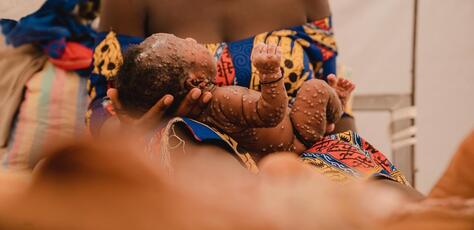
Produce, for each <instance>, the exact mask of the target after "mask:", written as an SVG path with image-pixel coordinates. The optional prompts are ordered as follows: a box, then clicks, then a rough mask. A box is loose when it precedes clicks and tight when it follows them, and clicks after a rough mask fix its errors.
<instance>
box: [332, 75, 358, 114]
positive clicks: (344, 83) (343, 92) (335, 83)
mask: <svg viewBox="0 0 474 230" xmlns="http://www.w3.org/2000/svg"><path fill="white" fill-rule="evenodd" d="M328 84H329V85H330V86H331V87H332V88H333V89H334V90H336V93H337V96H338V97H339V99H340V100H341V103H342V106H343V107H344V108H345V107H346V103H347V101H348V100H349V97H350V96H351V93H352V91H354V89H355V84H354V83H353V82H352V81H349V80H347V79H345V78H341V77H336V75H334V74H330V75H329V76H328Z"/></svg>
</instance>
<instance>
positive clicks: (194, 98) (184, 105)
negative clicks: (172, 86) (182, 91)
mask: <svg viewBox="0 0 474 230" xmlns="http://www.w3.org/2000/svg"><path fill="white" fill-rule="evenodd" d="M201 96H202V91H201V90H200V89H199V88H193V89H191V90H190V91H189V93H188V95H186V97H185V98H184V100H183V101H182V102H181V104H180V105H179V107H178V110H176V116H180V117H183V116H188V114H189V113H190V112H191V111H192V110H193V108H194V107H195V106H196V105H197V104H198V102H199V98H201Z"/></svg>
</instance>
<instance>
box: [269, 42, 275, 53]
mask: <svg viewBox="0 0 474 230" xmlns="http://www.w3.org/2000/svg"><path fill="white" fill-rule="evenodd" d="M275 52H276V46H275V45H273V44H271V45H268V49H267V54H275Z"/></svg>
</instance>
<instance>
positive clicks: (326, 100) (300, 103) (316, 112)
mask: <svg viewBox="0 0 474 230" xmlns="http://www.w3.org/2000/svg"><path fill="white" fill-rule="evenodd" d="M331 90H332V89H331V88H330V86H329V85H328V84H326V83H325V82H323V81H321V80H317V79H313V80H309V81H307V82H305V83H304V84H303V86H302V88H301V90H300V91H299V92H298V95H297V96H296V99H295V103H294V105H293V108H292V111H291V112H290V116H291V120H292V122H294V124H296V125H294V127H295V128H296V130H297V132H298V133H299V134H300V136H301V137H302V138H303V139H304V141H305V142H307V143H314V142H316V141H318V140H320V139H321V138H322V137H323V136H324V134H325V132H326V125H327V121H326V112H327V111H328V110H327V107H332V106H336V107H337V106H339V107H342V106H341V105H340V102H339V101H338V100H330V98H331V96H332V97H336V95H335V94H334V95H331V94H330V93H329V92H332V91H331ZM315 101H317V102H318V103H315ZM330 103H335V104H330ZM337 103H339V104H337Z"/></svg>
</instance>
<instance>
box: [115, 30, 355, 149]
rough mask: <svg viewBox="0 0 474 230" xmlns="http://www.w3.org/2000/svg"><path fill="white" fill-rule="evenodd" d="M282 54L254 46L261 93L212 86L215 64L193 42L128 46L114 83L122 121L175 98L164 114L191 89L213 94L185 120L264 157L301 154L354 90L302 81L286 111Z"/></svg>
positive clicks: (168, 38) (158, 38)
mask: <svg viewBox="0 0 474 230" xmlns="http://www.w3.org/2000/svg"><path fill="white" fill-rule="evenodd" d="M280 62H281V54H280V49H279V48H278V47H277V46H274V45H265V44H263V43H260V44H257V45H256V46H255V47H254V49H253V52H252V64H253V65H254V66H255V68H256V69H257V70H258V73H259V77H260V85H261V92H258V91H254V90H251V89H248V88H245V87H241V86H223V87H218V86H216V85H215V84H214V83H213V76H215V75H216V63H215V61H214V59H213V57H212V56H211V55H210V53H209V52H208V50H207V49H206V48H205V47H204V46H202V45H199V44H198V43H196V41H195V40H193V39H189V38H187V39H181V38H178V37H176V36H174V35H171V34H162V33H160V34H154V35H152V36H150V37H148V38H147V39H146V40H145V41H143V42H142V43H141V44H139V45H137V46H132V47H130V48H128V50H127V52H126V53H125V56H124V63H123V65H122V66H121V68H120V71H119V73H118V74H117V78H116V87H117V91H118V95H119V96H118V99H119V101H120V102H121V104H122V107H123V109H124V111H125V112H126V113H128V115H130V116H132V117H140V116H142V115H143V114H144V113H145V112H147V111H148V110H149V109H150V108H151V107H152V106H153V105H154V104H155V103H156V101H158V100H159V99H160V98H161V97H163V96H164V95H166V94H171V95H173V96H174V98H175V100H174V101H173V104H172V105H171V107H170V109H169V110H168V112H169V113H170V115H171V114H172V113H173V112H174V111H175V110H176V108H177V106H178V105H179V103H180V102H181V101H182V100H183V99H184V97H185V95H186V94H187V93H188V92H189V90H191V89H192V88H195V87H198V88H200V89H201V90H203V91H210V92H211V93H212V94H213V98H212V100H211V101H210V102H209V103H208V105H207V106H206V107H205V108H203V112H202V113H201V114H189V117H190V118H192V119H195V120H197V121H200V122H203V123H206V124H208V125H210V126H212V127H215V128H217V129H219V130H221V131H223V132H224V133H226V134H228V135H229V136H231V137H232V138H234V139H235V140H236V141H238V143H239V145H240V146H242V147H243V148H245V149H246V150H248V151H250V152H253V153H257V154H262V155H264V154H266V153H271V152H275V151H292V152H297V153H300V152H302V151H303V150H305V149H307V147H310V146H311V145H312V144H313V143H315V142H316V141H318V140H320V139H321V138H322V137H323V136H324V134H325V133H327V132H331V131H333V130H334V123H335V122H336V121H337V120H338V119H340V117H341V115H342V112H343V105H344V103H345V101H346V99H347V98H348V96H349V94H350V93H351V92H352V90H353V89H354V85H353V84H352V83H351V82H349V81H347V80H345V79H336V78H335V77H334V76H331V78H330V83H331V86H332V87H334V88H332V87H331V86H329V85H328V84H327V83H326V82H324V81H322V80H317V79H312V80H309V81H306V82H305V83H304V84H303V85H302V86H301V89H300V91H299V92H298V94H297V96H296V98H295V101H294V104H293V106H292V108H291V109H290V108H288V97H287V93H286V90H285V86H284V80H283V76H282V73H281V70H280Z"/></svg>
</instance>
